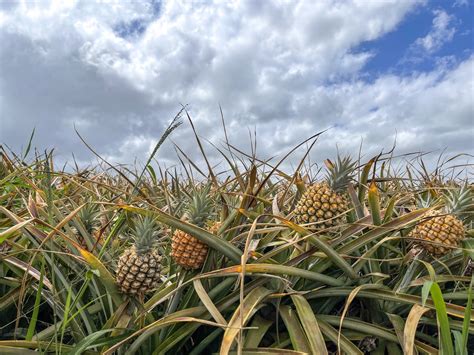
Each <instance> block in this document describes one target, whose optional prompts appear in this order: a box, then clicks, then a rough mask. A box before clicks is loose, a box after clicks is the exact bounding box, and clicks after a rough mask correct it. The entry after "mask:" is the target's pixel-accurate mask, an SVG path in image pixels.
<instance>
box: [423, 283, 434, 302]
mask: <svg viewBox="0 0 474 355" xmlns="http://www.w3.org/2000/svg"><path fill="white" fill-rule="evenodd" d="M431 286H433V281H426V282H425V283H424V284H423V288H422V289H421V302H422V303H421V304H422V306H423V307H424V306H425V304H426V300H427V299H428V296H429V295H430V290H431Z"/></svg>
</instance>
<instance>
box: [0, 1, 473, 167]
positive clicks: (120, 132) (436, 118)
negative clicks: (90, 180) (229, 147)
mask: <svg viewBox="0 0 474 355" xmlns="http://www.w3.org/2000/svg"><path fill="white" fill-rule="evenodd" d="M160 4H161V5H160ZM2 6H3V7H0V43H1V47H2V48H1V49H2V50H1V51H0V68H1V69H0V114H1V117H0V142H2V143H6V144H8V145H9V146H11V147H12V148H14V149H19V148H20V147H21V145H22V144H25V142H26V141H27V138H28V136H29V133H30V132H31V129H32V128H33V127H36V132H37V135H36V140H35V144H36V145H37V146H40V147H46V146H47V147H56V149H57V151H59V152H60V153H61V154H62V155H63V158H64V159H67V157H68V155H69V154H70V152H74V153H75V155H76V157H77V158H78V159H79V160H82V161H87V160H88V159H91V155H90V153H89V152H88V151H87V150H86V149H85V147H84V146H83V145H82V143H81V142H80V140H79V139H78V138H77V136H76V135H75V132H74V129H73V127H74V126H75V127H76V128H77V130H78V131H79V132H80V133H81V135H83V136H84V137H85V138H86V139H87V141H88V142H89V143H90V144H91V145H92V146H93V147H95V149H96V150H97V151H98V152H99V153H100V154H102V155H103V156H104V157H107V158H108V159H111V160H113V161H120V162H131V161H133V159H134V158H135V157H137V156H138V157H139V158H142V159H145V157H146V154H147V153H148V152H150V151H151V150H152V147H153V145H154V143H155V142H156V140H157V139H158V138H159V136H160V134H161V133H162V132H163V130H164V127H166V125H167V124H168V122H169V121H170V120H171V118H172V117H173V116H174V115H175V113H176V112H177V111H178V110H179V109H180V108H181V106H180V105H181V104H189V111H190V114H191V116H192V117H193V119H194V121H195V125H196V127H197V129H198V132H199V133H200V134H201V135H202V136H203V137H205V138H206V139H209V140H210V141H211V142H214V143H217V144H218V143H219V142H221V141H222V138H223V132H222V128H221V127H220V120H221V119H220V112H219V106H218V105H219V104H220V105H221V106H222V108H223V111H224V116H225V119H226V124H227V128H228V132H229V135H230V139H231V141H232V142H233V143H234V144H235V145H237V146H239V147H243V148H245V149H247V150H248V146H249V144H248V129H249V128H251V129H253V128H254V127H256V130H257V133H258V140H259V144H258V150H259V152H260V154H262V155H263V156H266V157H269V156H274V155H277V154H281V153H283V152H285V151H287V150H288V149H289V148H290V147H291V146H293V145H295V144H296V143H298V142H300V141H302V140H303V139H304V138H307V137H308V136H310V135H311V134H312V133H315V132H317V131H320V130H322V129H325V128H328V127H333V128H332V129H331V130H330V131H329V132H328V133H326V134H325V135H324V136H323V138H322V140H321V141H320V144H318V149H317V154H319V157H321V158H325V157H326V156H325V155H327V154H330V152H332V151H334V148H335V145H336V144H339V146H341V147H343V148H346V149H347V150H352V151H353V149H355V148H356V147H357V145H358V144H359V142H360V139H361V137H362V138H363V139H364V142H365V145H366V147H367V150H368V151H369V152H371V151H374V152H375V151H377V150H379V149H381V147H387V145H390V144H391V141H388V140H389V139H393V138H394V137H395V134H396V132H398V139H399V142H402V143H403V148H404V149H406V150H409V149H421V150H430V149H437V148H444V147H445V146H447V147H450V149H451V150H452V151H453V152H454V151H460V150H466V147H470V145H469V143H468V139H469V134H471V135H472V131H469V129H466V127H468V126H469V124H471V123H472V115H473V112H472V111H473V104H472V101H473V100H472V91H470V89H469V88H472V81H473V77H472V66H473V59H472V58H469V59H468V60H466V61H465V62H462V63H457V62H456V63H454V64H453V63H452V64H451V65H450V66H449V68H448V67H447V66H441V65H440V66H438V67H437V68H436V69H435V70H433V71H432V72H429V73H415V74H413V75H411V76H408V77H405V76H403V77H402V76H400V77H399V76H395V75H388V74H386V75H381V76H379V77H378V78H376V80H374V81H373V82H366V81H364V80H363V79H362V78H363V75H361V73H363V69H364V66H365V65H366V64H367V63H368V61H370V59H371V58H372V56H373V53H371V52H368V51H360V50H356V48H358V46H359V45H360V44H361V43H363V42H367V41H372V40H376V39H378V38H381V37H382V36H384V35H385V34H386V33H388V32H390V31H393V30H394V29H396V28H397V26H399V24H400V23H401V21H402V20H403V19H404V18H405V17H406V16H407V14H408V13H410V12H411V11H413V10H414V9H415V8H416V7H417V6H418V2H416V1H352V2H331V1H327V2H316V3H314V2H311V1H299V2H270V1H236V2H216V3H208V2H205V3H204V2H190V1H183V2H179V1H165V2H163V3H155V2H146V1H134V2H116V3H114V4H113V5H110V4H109V5H104V4H97V3H94V2H89V1H86V2H79V1H78V2H67V3H66V2H62V1H52V2H50V3H44V2H41V3H32V2H30V1H24V2H19V3H17V4H9V5H8V6H6V5H5V4H3V5H2ZM437 17H438V15H437ZM439 17H440V20H439V21H437V22H436V23H435V22H434V29H433V31H432V32H430V34H431V35H432V40H431V44H426V46H427V48H428V47H429V48H435V47H436V46H437V45H439V43H440V41H441V42H442V40H440V39H439V38H438V35H435V33H438V32H443V31H445V32H446V31H448V34H449V29H450V27H449V26H450V22H451V20H450V19H449V16H448V19H446V18H444V19H443V16H441V15H439ZM443 24H445V25H443ZM443 26H444V27H443ZM437 28H439V30H437ZM436 31H438V32H436ZM446 37H447V35H446V33H445V35H444V37H443V38H446ZM428 42H429V41H428V40H426V43H428ZM448 120H449V122H451V123H448ZM471 127H472V125H471ZM413 137H416V139H414V138H413ZM433 137H436V138H433ZM172 139H173V141H174V142H176V144H179V145H180V147H181V148H182V149H183V150H184V151H185V152H187V153H188V154H190V156H191V157H193V158H197V156H198V155H199V154H198V152H197V151H196V149H195V143H194V138H193V134H192V130H191V129H190V128H189V125H187V124H184V125H183V126H182V127H180V128H179V129H178V130H177V131H175V133H173V135H172ZM208 150H209V154H210V155H211V157H212V158H214V159H216V160H218V159H219V156H218V153H217V152H216V151H215V150H212V149H211V148H210V147H208ZM471 151H472V150H471ZM160 160H161V161H163V162H166V163H168V164H171V163H173V162H175V161H176V159H175V152H174V149H173V145H172V144H171V141H169V142H168V143H167V144H166V146H165V147H164V148H163V150H162V151H160Z"/></svg>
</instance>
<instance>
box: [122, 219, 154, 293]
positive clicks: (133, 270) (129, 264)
mask: <svg viewBox="0 0 474 355" xmlns="http://www.w3.org/2000/svg"><path fill="white" fill-rule="evenodd" d="M156 229H157V226H156V223H155V221H154V220H153V219H152V218H149V217H145V218H139V219H138V220H137V221H136V223H135V228H134V231H133V234H134V239H135V243H134V244H133V245H132V247H130V248H128V249H126V250H125V251H124V252H123V254H122V255H121V256H120V258H119V261H118V266H117V272H116V282H117V284H118V285H119V287H120V289H121V290H122V292H124V293H127V294H130V295H144V294H145V293H147V292H149V291H152V290H153V289H155V288H156V287H157V286H158V282H159V281H160V271H161V255H160V254H159V252H158V249H156V248H155V246H154V244H155V242H156V239H157V238H156V235H155V231H156Z"/></svg>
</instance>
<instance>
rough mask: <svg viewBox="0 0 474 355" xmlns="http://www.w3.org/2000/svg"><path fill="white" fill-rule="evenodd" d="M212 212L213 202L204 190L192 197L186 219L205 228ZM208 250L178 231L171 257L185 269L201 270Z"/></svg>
mask: <svg viewBox="0 0 474 355" xmlns="http://www.w3.org/2000/svg"><path fill="white" fill-rule="evenodd" d="M211 212H212V201H211V199H210V198H209V189H208V188H203V189H202V190H201V191H196V192H195V193H194V194H193V195H192V199H191V201H189V202H188V206H187V210H186V213H185V218H186V220H187V221H188V222H190V223H192V224H194V225H195V226H198V227H200V228H205V227H206V222H207V221H208V220H209V219H210V214H211ZM208 249H209V248H208V246H207V244H205V243H203V242H201V241H200V240H199V239H197V238H196V237H194V236H192V235H190V234H188V233H186V232H183V231H181V230H176V231H175V232H174V234H173V237H172V240H171V256H172V257H173V259H174V261H175V262H176V263H177V264H178V265H181V266H182V267H183V268H185V269H200V268H201V267H202V265H203V264H204V261H205V260H206V257H207V252H208Z"/></svg>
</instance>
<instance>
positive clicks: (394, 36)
mask: <svg viewBox="0 0 474 355" xmlns="http://www.w3.org/2000/svg"><path fill="white" fill-rule="evenodd" d="M434 11H445V12H446V13H448V14H449V15H450V16H452V25H453V26H455V28H456V32H455V34H454V37H453V39H452V40H451V41H448V42H446V43H445V44H444V45H443V46H442V47H441V48H440V49H439V50H438V51H436V53H434V54H433V55H426V56H423V57H419V56H417V53H413V51H412V47H411V46H412V45H413V43H414V42H415V41H416V39H417V38H420V37H424V36H426V35H427V34H428V33H429V32H430V30H431V28H432V25H433V12H434ZM473 18H474V14H473V8H472V3H471V2H470V1H466V2H465V3H462V4H461V3H460V4H456V3H455V2H454V3H453V2H451V1H441V0H438V1H431V2H428V3H427V4H426V6H423V7H420V8H418V9H416V10H415V11H413V12H412V13H410V14H408V15H407V16H406V18H405V19H404V20H403V21H401V22H400V24H399V25H398V26H397V28H396V29H395V30H394V31H392V32H390V33H388V34H386V35H385V36H383V37H381V38H379V39H377V40H375V41H370V42H367V43H363V44H361V45H360V46H359V47H358V48H356V51H357V50H364V51H373V52H374V54H375V55H374V57H373V58H372V59H371V60H370V61H368V63H367V65H366V67H365V70H366V71H367V72H368V73H369V74H370V76H371V77H374V76H377V75H380V73H384V72H391V73H395V74H397V73H398V74H407V73H410V72H413V71H425V72H426V71H431V70H433V68H434V67H435V65H436V61H437V60H439V59H440V58H443V57H449V56H453V57H454V58H455V59H456V60H458V61H459V60H465V59H466V58H468V57H469V56H470V55H472V51H473V32H472V31H473ZM418 54H419V53H418ZM411 57H415V58H413V59H414V60H410V59H411ZM415 59H416V60H415Z"/></svg>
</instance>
